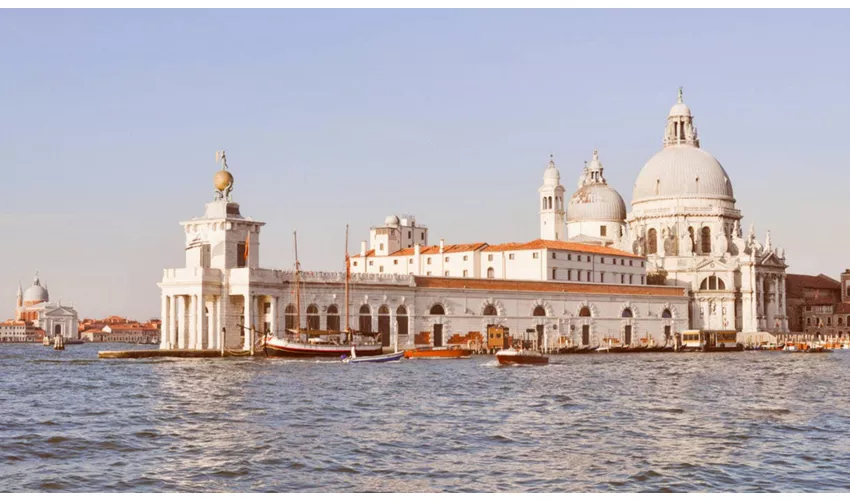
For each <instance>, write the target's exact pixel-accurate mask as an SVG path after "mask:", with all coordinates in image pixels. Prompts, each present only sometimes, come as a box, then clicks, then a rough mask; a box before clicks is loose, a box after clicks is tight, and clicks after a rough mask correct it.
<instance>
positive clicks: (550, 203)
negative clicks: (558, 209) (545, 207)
mask: <svg viewBox="0 0 850 500" xmlns="http://www.w3.org/2000/svg"><path fill="white" fill-rule="evenodd" d="M549 208H550V209H551V208H552V197H551V196H550V197H549Z"/></svg>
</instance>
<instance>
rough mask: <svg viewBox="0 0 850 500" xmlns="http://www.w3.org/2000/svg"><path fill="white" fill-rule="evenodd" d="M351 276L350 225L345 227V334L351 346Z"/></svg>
mask: <svg viewBox="0 0 850 500" xmlns="http://www.w3.org/2000/svg"><path fill="white" fill-rule="evenodd" d="M350 276H351V262H350V259H349V257H348V224H346V225H345V332H346V333H348V335H349V337H348V343H349V344H351V343H352V342H351V341H352V338H351V330H350V329H349V323H348V279H349V277H350Z"/></svg>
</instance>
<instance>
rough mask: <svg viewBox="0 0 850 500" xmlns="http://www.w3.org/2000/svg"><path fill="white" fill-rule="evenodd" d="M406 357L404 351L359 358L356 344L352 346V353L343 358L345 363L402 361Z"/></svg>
mask: <svg viewBox="0 0 850 500" xmlns="http://www.w3.org/2000/svg"><path fill="white" fill-rule="evenodd" d="M402 357H404V351H398V352H393V353H390V354H381V355H378V356H369V357H367V358H358V357H357V353H356V352H355V349H354V346H352V347H351V355H350V356H347V357H345V358H343V360H342V362H343V363H389V362H392V361H400V360H401V358H402Z"/></svg>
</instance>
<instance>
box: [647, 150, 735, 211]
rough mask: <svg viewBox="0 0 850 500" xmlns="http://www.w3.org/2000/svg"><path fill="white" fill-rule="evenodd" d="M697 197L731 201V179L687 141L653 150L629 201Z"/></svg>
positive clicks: (712, 158) (717, 163)
mask: <svg viewBox="0 0 850 500" xmlns="http://www.w3.org/2000/svg"><path fill="white" fill-rule="evenodd" d="M686 197H700V198H713V199H721V200H728V201H735V198H734V194H733V191H732V182H731V181H730V180H729V175H728V174H727V173H726V170H724V169H723V166H722V165H721V164H720V162H718V161H717V160H716V159H715V158H714V157H713V156H711V155H710V154H709V153H707V152H705V151H703V150H702V149H699V148H697V147H694V146H690V145H676V146H668V147H665V148H664V149H662V150H661V151H659V152H658V153H656V154H655V156H653V157H652V158H650V160H649V161H648V162H646V165H644V167H643V169H642V170H641V171H640V173H639V174H638V177H637V181H635V187H634V192H633V196H632V204H635V203H638V202H640V201H644V200H647V199H652V198H686Z"/></svg>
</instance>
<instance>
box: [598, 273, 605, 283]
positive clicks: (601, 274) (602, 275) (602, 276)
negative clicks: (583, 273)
mask: <svg viewBox="0 0 850 500" xmlns="http://www.w3.org/2000/svg"><path fill="white" fill-rule="evenodd" d="M599 282H600V283H605V273H599Z"/></svg>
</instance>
